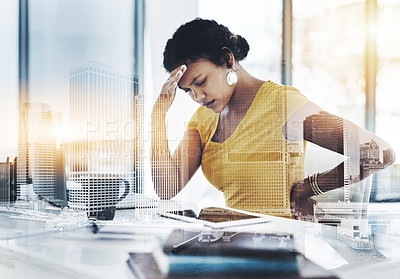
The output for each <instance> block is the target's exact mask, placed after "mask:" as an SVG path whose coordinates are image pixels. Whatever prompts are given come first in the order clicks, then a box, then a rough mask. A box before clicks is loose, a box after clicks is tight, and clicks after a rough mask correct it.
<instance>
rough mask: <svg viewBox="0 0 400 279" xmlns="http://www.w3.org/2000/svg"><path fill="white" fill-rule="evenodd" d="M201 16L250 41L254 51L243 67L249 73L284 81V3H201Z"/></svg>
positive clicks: (258, 0) (209, 0)
mask: <svg viewBox="0 0 400 279" xmlns="http://www.w3.org/2000/svg"><path fill="white" fill-rule="evenodd" d="M199 16H200V17H204V18H209V19H215V20H216V21H218V22H219V23H221V24H224V25H225V26H227V27H228V28H229V29H230V31H231V32H233V33H234V34H239V35H241V36H243V37H244V38H245V39H246V40H247V42H248V43H249V45H250V52H249V55H248V57H247V58H246V60H244V61H243V62H242V64H243V66H244V67H245V69H246V70H247V71H248V72H249V73H251V74H252V75H254V76H255V77H257V78H260V79H263V80H272V81H275V82H280V76H281V75H280V70H281V68H280V67H281V66H280V65H281V64H280V63H281V44H282V38H281V36H282V1H273V0H268V1H263V0H252V1H248V2H246V3H244V2H243V1H240V0H234V1H229V0H223V1H212V0H199Z"/></svg>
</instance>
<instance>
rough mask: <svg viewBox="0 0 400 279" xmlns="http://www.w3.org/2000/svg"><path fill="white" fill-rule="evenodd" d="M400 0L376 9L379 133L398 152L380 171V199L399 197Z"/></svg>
mask: <svg viewBox="0 0 400 279" xmlns="http://www.w3.org/2000/svg"><path fill="white" fill-rule="evenodd" d="M399 16H400V3H399V2H397V1H386V0H384V1H378V10H377V26H376V36H377V60H378V63H377V77H376V82H377V86H376V133H377V134H378V135H380V136H382V137H383V138H384V139H386V140H387V141H388V142H389V143H390V144H391V146H392V147H393V149H394V151H395V153H396V156H397V157H396V163H395V164H394V165H392V166H391V167H390V168H389V169H387V170H385V171H383V172H381V173H378V175H377V176H376V178H375V181H376V187H375V188H373V190H374V191H373V197H374V199H375V200H377V201H399V200H400V164H399V162H400V161H399V158H400V144H399V140H398V139H399V138H400V132H399V129H397V128H396V124H395V123H398V122H399V121H400V114H399V106H398V104H399V103H400V96H399V94H398V92H397V91H398V88H399V79H398V73H399V71H400V39H399V38H398V35H397V34H399V32H400V21H399Z"/></svg>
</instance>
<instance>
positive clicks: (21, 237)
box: [0, 210, 400, 279]
mask: <svg viewBox="0 0 400 279" xmlns="http://www.w3.org/2000/svg"><path fill="white" fill-rule="evenodd" d="M151 211H153V213H154V210H151ZM137 216H143V214H138V211H135V210H123V211H117V214H116V217H115V219H114V220H113V221H103V222H98V227H99V232H98V233H96V234H94V233H93V226H92V225H91V224H90V222H89V221H88V220H86V219H84V218H78V219H77V220H78V222H77V224H79V225H77V226H76V227H69V228H66V229H64V230H62V231H58V230H54V229H51V228H50V229H43V228H39V229H38V228H36V227H34V225H32V224H29V225H28V226H27V227H24V224H26V222H28V221H27V220H23V219H21V220H18V222H20V223H19V224H17V223H18V222H17V223H16V224H14V225H12V228H11V229H10V230H14V234H8V235H6V234H4V231H3V234H2V235H0V236H1V240H0V274H1V278H48V277H49V278H50V277H52V278H134V275H133V273H132V272H131V270H130V269H129V267H128V265H127V264H126V261H127V259H128V253H130V252H146V251H151V250H154V249H156V248H157V247H160V245H161V244H162V243H163V241H165V239H166V238H167V237H168V235H169V234H170V232H172V230H173V229H175V228H190V229H200V228H201V225H199V224H190V223H183V222H180V221H176V220H170V219H165V218H161V217H157V216H156V215H152V214H148V215H147V216H145V217H144V218H141V219H140V218H137ZM0 217H1V219H0V224H3V225H4V224H5V222H8V221H9V220H7V218H8V217H7V216H5V214H3V215H2V216H0ZM81 217H82V216H81ZM270 219H271V220H270V222H268V223H264V224H257V225H249V226H246V228H236V229H237V230H245V231H251V232H263V233H292V234H293V235H294V237H295V244H296V247H297V249H298V250H299V251H300V252H301V253H303V254H304V255H305V256H306V257H307V258H309V259H311V260H313V261H314V262H316V263H317V264H319V265H321V266H323V267H324V268H327V269H330V271H331V272H332V273H333V274H335V275H337V276H338V277H340V278H363V279H366V278H388V277H392V278H397V277H398V275H399V274H400V252H399V251H400V239H399V238H398V237H394V236H387V235H376V236H375V247H374V249H372V250H369V251H360V250H354V249H353V248H351V247H350V246H349V245H347V244H346V243H344V242H343V241H341V240H339V239H338V238H337V234H336V227H333V226H327V225H320V224H314V223H309V222H302V221H294V220H288V219H282V218H276V217H271V218H270ZM13 221H15V220H14V219H13ZM18 226H20V227H21V228H22V230H19V229H18ZM24 229H25V230H26V233H24V231H23V230H24ZM18 230H19V232H17V233H15V231H18ZM28 231H29V233H28ZM0 232H1V231H0ZM116 232H117V233H116Z"/></svg>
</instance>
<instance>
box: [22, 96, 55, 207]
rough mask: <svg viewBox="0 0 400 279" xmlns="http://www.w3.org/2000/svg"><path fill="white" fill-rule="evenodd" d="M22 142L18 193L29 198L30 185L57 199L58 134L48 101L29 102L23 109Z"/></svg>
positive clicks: (44, 194)
mask: <svg viewBox="0 0 400 279" xmlns="http://www.w3.org/2000/svg"><path fill="white" fill-rule="evenodd" d="M20 118H21V119H20V132H19V144H18V167H17V196H18V199H19V200H27V199H28V197H27V195H28V192H27V185H29V184H33V190H34V192H35V193H36V194H38V195H40V196H41V197H44V198H46V199H49V200H53V199H55V185H56V162H55V152H56V137H55V134H54V131H53V119H52V118H53V115H52V111H51V109H50V106H48V105H46V104H36V103H25V104H23V106H22V109H21V111H20Z"/></svg>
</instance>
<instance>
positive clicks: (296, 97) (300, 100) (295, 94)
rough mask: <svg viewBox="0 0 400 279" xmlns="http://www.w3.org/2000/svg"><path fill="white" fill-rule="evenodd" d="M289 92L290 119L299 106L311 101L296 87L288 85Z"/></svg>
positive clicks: (287, 91)
mask: <svg viewBox="0 0 400 279" xmlns="http://www.w3.org/2000/svg"><path fill="white" fill-rule="evenodd" d="M286 94H287V119H289V118H290V117H291V116H292V115H293V114H294V113H295V112H296V111H297V110H298V109H299V108H301V107H302V106H304V105H305V104H307V103H308V102H309V100H308V99H307V98H306V96H304V95H303V94H301V93H300V91H299V90H297V89H296V88H294V87H291V86H287V87H286Z"/></svg>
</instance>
